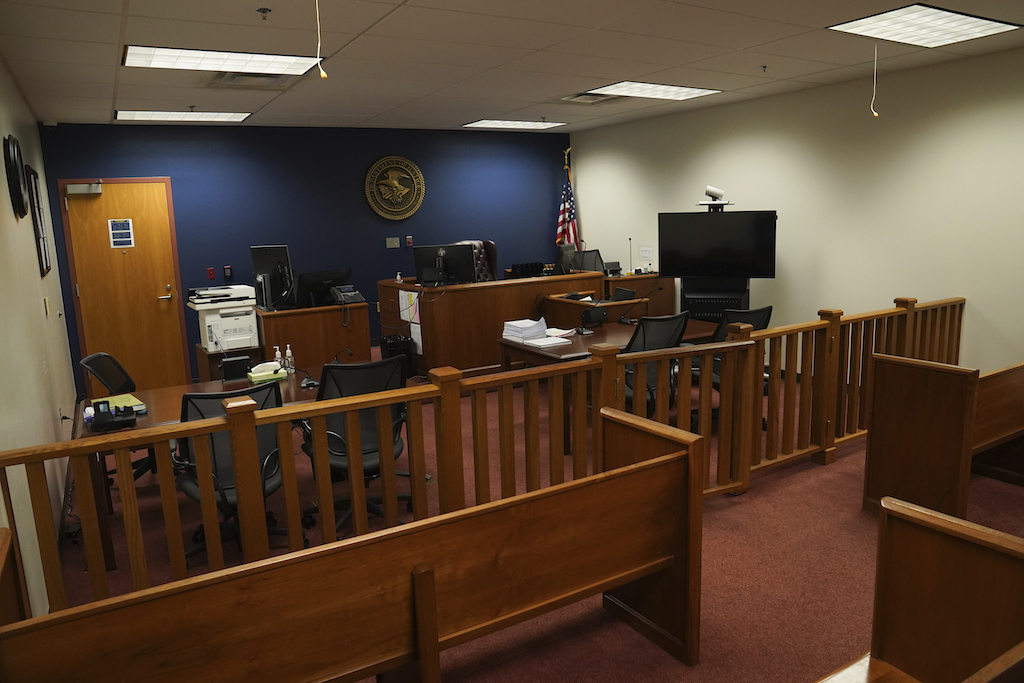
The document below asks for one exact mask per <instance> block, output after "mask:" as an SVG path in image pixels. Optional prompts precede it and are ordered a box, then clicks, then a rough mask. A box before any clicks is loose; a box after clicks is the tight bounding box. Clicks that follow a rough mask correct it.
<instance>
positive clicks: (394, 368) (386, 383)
mask: <svg viewBox="0 0 1024 683" xmlns="http://www.w3.org/2000/svg"><path fill="white" fill-rule="evenodd" d="M406 373H407V370H406V357H405V356H404V355H403V356H392V357H391V358H385V359H383V360H379V361H373V362H370V363H345V364H342V363H328V364H327V365H325V366H324V368H323V373H322V375H321V377H320V389H319V391H318V393H317V397H316V399H317V400H318V401H323V400H327V399H332V398H341V397H344V396H358V395H361V394H369V393H373V392H376V391H387V390H389V389H402V388H404V387H405V381H406ZM326 419H327V450H328V462H329V463H330V466H331V473H332V474H333V475H337V476H339V477H341V478H348V469H349V468H348V444H347V442H346V439H345V414H344V413H334V414H332V415H328V416H327V418H326ZM405 420H406V407H405V404H404V403H396V404H392V405H391V435H392V442H391V444H380V443H379V441H378V436H377V410H376V408H364V409H363V410H360V411H359V441H360V445H361V450H362V454H363V486H369V484H370V481H372V480H373V479H376V478H377V477H379V476H380V458H381V449H382V448H383V449H384V453H385V454H386V456H385V457H387V456H390V457H392V458H394V459H396V460H397V459H398V458H399V456H401V455H402V451H403V450H404V449H405V443H404V442H403V441H402V425H403V424H404V423H405ZM303 432H304V436H305V441H304V443H303V444H302V450H303V452H304V453H306V455H308V456H309V457H310V458H312V457H313V453H314V451H313V443H312V432H311V429H310V426H309V425H308V424H304V425H303ZM399 474H405V473H399ZM352 485H353V486H354V485H356V483H355V482H352ZM398 499H399V500H405V501H408V502H409V505H410V506H411V505H412V496H410V495H406V494H403V495H400V496H398ZM381 503H382V499H381V497H380V496H368V497H367V499H366V509H367V511H369V512H370V513H371V514H374V515H377V516H378V517H383V516H384V510H383V508H382V507H381ZM334 508H335V509H336V510H341V511H344V513H345V514H343V515H341V516H340V517H339V518H338V519H337V520H336V524H335V529H334V530H335V532H337V531H338V530H339V529H340V528H341V527H342V526H343V525H344V524H346V523H347V522H348V521H349V520H350V519H351V518H352V506H351V501H350V500H349V498H348V497H347V496H336V497H335V499H334ZM317 511H318V508H317V507H316V506H314V507H311V508H309V509H308V510H304V511H303V514H304V515H305V517H306V519H305V520H304V525H305V526H306V527H307V528H308V527H309V526H312V524H313V523H315V522H314V520H313V519H312V514H314V513H315V512H317Z"/></svg>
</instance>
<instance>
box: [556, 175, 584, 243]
mask: <svg viewBox="0 0 1024 683" xmlns="http://www.w3.org/2000/svg"><path fill="white" fill-rule="evenodd" d="M579 239H580V238H579V232H578V231H577V228H576V201H575V200H574V199H573V198H572V172H571V171H570V170H569V166H568V164H566V166H565V187H563V188H562V204H561V206H559V207H558V231H557V232H556V233H555V244H573V245H577V246H576V248H577V249H579V246H578V243H579Z"/></svg>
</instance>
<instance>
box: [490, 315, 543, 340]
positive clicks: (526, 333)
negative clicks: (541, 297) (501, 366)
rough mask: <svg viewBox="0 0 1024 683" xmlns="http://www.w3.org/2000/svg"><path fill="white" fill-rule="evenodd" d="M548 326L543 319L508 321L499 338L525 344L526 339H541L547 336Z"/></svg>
mask: <svg viewBox="0 0 1024 683" xmlns="http://www.w3.org/2000/svg"><path fill="white" fill-rule="evenodd" d="M547 329H548V325H547V323H546V322H544V318H541V319H540V320H530V319H529V318H524V319H523V320H508V321H506V322H505V329H504V330H502V333H501V336H502V337H504V338H505V339H510V340H512V341H517V342H525V341H526V340H528V339H541V338H543V337H544V336H545V335H546V334H547Z"/></svg>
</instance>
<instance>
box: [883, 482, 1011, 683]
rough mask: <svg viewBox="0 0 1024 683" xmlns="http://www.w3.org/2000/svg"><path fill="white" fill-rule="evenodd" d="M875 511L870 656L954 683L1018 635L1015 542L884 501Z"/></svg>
mask: <svg viewBox="0 0 1024 683" xmlns="http://www.w3.org/2000/svg"><path fill="white" fill-rule="evenodd" d="M881 508H882V509H881V512H880V521H879V535H878V568H877V574H876V577H875V612H874V623H873V626H872V629H871V654H872V656H873V657H876V658H878V659H881V660H884V661H886V662H888V663H889V664H891V665H893V666H895V667H897V668H898V669H900V670H901V671H903V672H905V673H907V674H909V675H910V676H913V677H914V678H916V679H918V680H919V681H921V682H922V683H960V682H961V681H964V680H965V679H967V678H968V677H970V676H972V675H974V674H975V673H976V672H978V671H979V670H981V669H982V668H983V667H985V666H986V665H988V664H989V663H990V662H992V661H993V660H996V659H997V658H998V657H1001V656H1002V655H1003V654H1004V653H1006V652H1007V651H1008V650H1010V649H1011V648H1014V647H1015V646H1017V644H1018V643H1020V642H1021V641H1022V640H1024V608H1022V605H1024V539H1020V538H1017V537H1015V536H1010V535H1009V534H1004V533H1001V532H998V531H994V530H992V529H988V528H986V527H982V526H979V525H977V524H972V523H970V522H966V521H964V520H962V519H956V518H954V517H951V516H948V515H943V514H939V513H935V512H933V511H931V510H926V509H924V508H921V507H919V506H916V505H911V504H908V503H904V502H902V501H898V500H894V499H891V498H886V499H884V500H883V501H882V506H881ZM982 680H984V679H982ZM995 680H1001V679H995Z"/></svg>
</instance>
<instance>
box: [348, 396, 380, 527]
mask: <svg viewBox="0 0 1024 683" xmlns="http://www.w3.org/2000/svg"><path fill="white" fill-rule="evenodd" d="M345 452H346V453H347V454H348V485H349V496H350V499H349V501H350V503H351V505H352V532H353V533H354V534H355V535H356V536H362V535H363V534H365V533H366V532H367V531H369V521H368V520H367V517H366V516H367V510H366V483H365V478H364V476H363V435H362V425H361V424H360V421H359V411H358V410H350V411H348V412H347V413H345ZM383 459H384V458H383V457H382V458H381V460H383Z"/></svg>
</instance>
